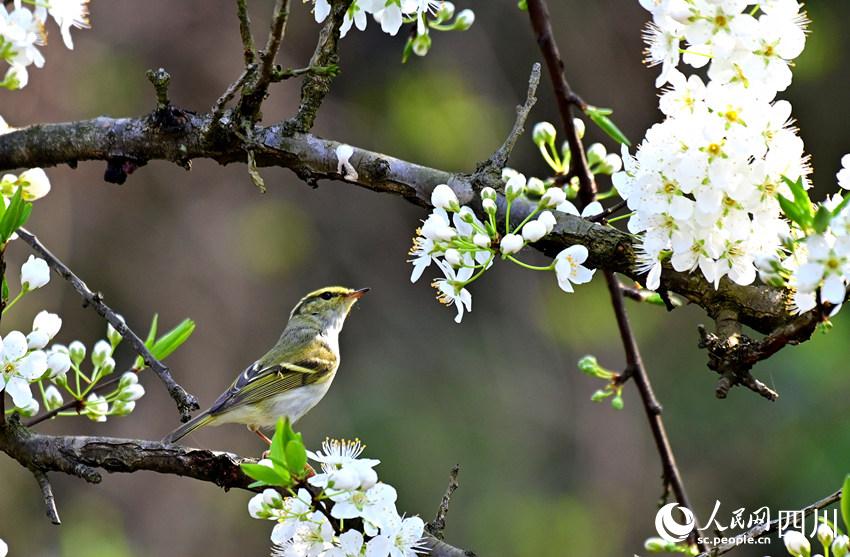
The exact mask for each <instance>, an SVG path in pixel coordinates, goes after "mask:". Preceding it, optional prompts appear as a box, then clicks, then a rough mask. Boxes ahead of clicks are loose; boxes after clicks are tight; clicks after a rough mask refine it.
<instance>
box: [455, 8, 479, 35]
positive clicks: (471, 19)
mask: <svg viewBox="0 0 850 557" xmlns="http://www.w3.org/2000/svg"><path fill="white" fill-rule="evenodd" d="M473 23H475V12H473V11H472V10H470V9H466V10H461V12H460V13H459V14H457V17H456V18H455V24H454V27H453V29H455V30H457V31H466V30H467V29H469V28H470V27H472V24H473Z"/></svg>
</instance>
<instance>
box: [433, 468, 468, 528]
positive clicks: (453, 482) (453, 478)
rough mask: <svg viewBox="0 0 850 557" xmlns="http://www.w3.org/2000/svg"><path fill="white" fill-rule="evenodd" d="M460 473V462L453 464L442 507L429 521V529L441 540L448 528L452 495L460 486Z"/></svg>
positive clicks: (441, 502) (441, 503)
mask: <svg viewBox="0 0 850 557" xmlns="http://www.w3.org/2000/svg"><path fill="white" fill-rule="evenodd" d="M459 473H460V464H455V465H454V466H452V470H451V472H449V485H448V487H446V493H445V494H444V495H443V499H442V500H441V501H440V507H439V508H438V509H437V516H435V517H434V520H432V521H431V522H429V523H428V525H427V526H426V528H427V529H428V531H429V532H431V533H432V534H434V537H435V538H437V539H440V540H442V539H443V530H445V529H446V515H448V514H449V505H450V504H451V502H452V495H454V493H455V491H456V490H457V488H458V487H460V484H458V483H457V476H458V474H459Z"/></svg>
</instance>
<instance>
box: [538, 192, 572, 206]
mask: <svg viewBox="0 0 850 557" xmlns="http://www.w3.org/2000/svg"><path fill="white" fill-rule="evenodd" d="M566 200H567V194H566V193H564V189H563V188H557V187H556V188H549V189H548V190H546V193H544V194H543V197H541V198H540V205H542V206H543V207H546V208H554V207H557V206H558V205H560V204H561V203H563V202H564V201H566Z"/></svg>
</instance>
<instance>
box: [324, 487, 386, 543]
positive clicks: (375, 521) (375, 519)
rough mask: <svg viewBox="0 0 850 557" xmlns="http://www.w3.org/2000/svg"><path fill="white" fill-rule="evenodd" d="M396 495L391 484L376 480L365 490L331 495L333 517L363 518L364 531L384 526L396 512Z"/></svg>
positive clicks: (372, 530)
mask: <svg viewBox="0 0 850 557" xmlns="http://www.w3.org/2000/svg"><path fill="white" fill-rule="evenodd" d="M397 497H398V495H397V493H396V490H395V488H394V487H393V486H391V485H387V484H385V483H381V482H378V483H377V484H375V485H374V486H372V487H371V488H369V489H367V490H366V491H361V490H348V491H343V492H339V493H334V494H332V495H331V500H332V501H333V502H334V506H333V508H332V509H331V516H333V517H334V518H341V519H351V518H361V519H363V524H364V529H365V533H366V534H368V535H374V534H373V533H371V532H375V531H377V529H380V528H384V527H385V526H386V525H387V524H388V523H389V521H391V520H392V518H393V516H395V514H396V510H395V501H396V498H397Z"/></svg>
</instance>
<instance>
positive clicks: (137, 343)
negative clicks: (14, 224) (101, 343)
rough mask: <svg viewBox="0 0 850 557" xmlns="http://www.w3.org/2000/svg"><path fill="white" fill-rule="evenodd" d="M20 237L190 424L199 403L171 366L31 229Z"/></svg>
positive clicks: (19, 232) (23, 232)
mask: <svg viewBox="0 0 850 557" xmlns="http://www.w3.org/2000/svg"><path fill="white" fill-rule="evenodd" d="M18 236H20V238H21V239H22V240H23V241H24V242H26V243H27V244H29V245H30V247H31V248H32V249H33V251H35V252H36V253H37V254H38V255H39V256H40V257H42V258H43V259H44V260H45V261H46V262H47V264H48V265H49V266H50V268H51V269H53V271H54V272H55V273H56V274H57V275H59V276H60V277H62V278H63V279H65V280H67V281H68V282H69V283H71V286H73V287H74V290H76V291H77V293H78V294H79V295H80V297H81V298H82V299H83V301H84V303H85V304H86V305H90V306H91V307H93V308H94V310H95V311H96V312H97V313H98V314H99V315H100V316H101V317H103V318H104V319H106V321H108V322H109V324H110V325H112V327H113V328H114V329H115V330H116V331H118V334H120V335H121V337H122V338H123V339H125V340H127V342H129V343H130V346H132V347H133V350H134V351H135V352H136V354H138V355H139V356H141V357H142V359H143V360H144V362H145V365H147V366H148V367H150V368H151V369H152V370H153V372H154V373H156V375H157V376H158V377H159V379H160V380H161V381H162V383H163V384H164V385H165V388H166V389H167V390H168V394H169V395H171V398H173V399H174V401H175V402H176V403H177V409H178V410H179V411H180V415H181V417H182V419H183V420H184V421H187V420H188V419H189V412H191V411H193V410H197V409H198V408H199V405H198V400H197V399H196V398H195V397H194V396H192V395H190V394H189V393H187V392H186V390H185V389H184V388H183V387H181V386H180V385H179V384H178V383H177V381H175V380H174V377H172V375H171V370H170V369H168V366H166V365H165V364H163V363H162V362H161V361H159V360H158V359H156V358H154V356H153V354H151V353H150V350H148V348H147V347H146V346H145V341H143V340H142V339H141V338H139V335H137V334H136V333H135V332H133V330H132V329H130V327H128V326H127V324H126V323H124V320H123V319H122V318H121V317H119V316H118V314H117V313H115V311H114V310H113V309H112V308H110V307H109V306H108V305H106V304H105V303H104V301H103V295H101V294H100V293H95V292H92V291H91V289H89V287H88V286H87V285H86V283H85V282H83V281H82V280H81V279H80V277H78V276H77V275H75V274H74V273H73V271H71V269H70V268H69V267H68V266H67V265H65V264H64V263H63V262H62V261H60V260H59V258H57V257H56V256H55V255H53V254H52V253H51V252H50V250H48V249H47V248H46V247H45V246H44V244H42V243H41V242H40V241H39V240H38V238H36V237H35V235H33V234H32V233H31V232H29V231H28V230H26V229H23V228H21V229H19V230H18Z"/></svg>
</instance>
